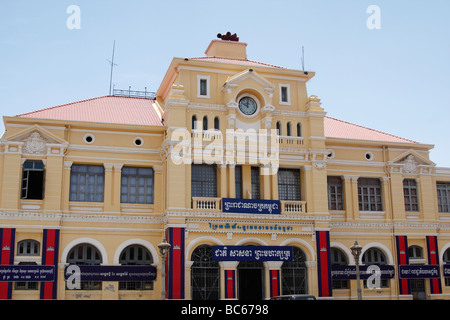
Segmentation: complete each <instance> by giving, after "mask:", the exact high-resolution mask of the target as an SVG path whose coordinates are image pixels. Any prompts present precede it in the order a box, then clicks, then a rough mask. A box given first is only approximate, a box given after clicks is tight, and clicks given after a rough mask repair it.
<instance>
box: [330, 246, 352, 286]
mask: <svg viewBox="0 0 450 320" xmlns="http://www.w3.org/2000/svg"><path fill="white" fill-rule="evenodd" d="M331 265H332V266H346V265H348V261H347V257H346V256H345V253H344V252H342V250H340V249H338V248H331ZM332 286H333V289H348V288H350V286H349V283H348V280H333V281H332Z"/></svg>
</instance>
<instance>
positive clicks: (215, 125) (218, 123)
mask: <svg viewBox="0 0 450 320" xmlns="http://www.w3.org/2000/svg"><path fill="white" fill-rule="evenodd" d="M214 130H220V119H219V117H215V118H214Z"/></svg>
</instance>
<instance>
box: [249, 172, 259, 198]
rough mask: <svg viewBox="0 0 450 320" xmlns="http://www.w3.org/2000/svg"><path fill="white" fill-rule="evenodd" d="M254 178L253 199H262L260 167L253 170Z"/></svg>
mask: <svg viewBox="0 0 450 320" xmlns="http://www.w3.org/2000/svg"><path fill="white" fill-rule="evenodd" d="M251 176H252V199H260V198H261V194H260V185H259V167H252V168H251Z"/></svg>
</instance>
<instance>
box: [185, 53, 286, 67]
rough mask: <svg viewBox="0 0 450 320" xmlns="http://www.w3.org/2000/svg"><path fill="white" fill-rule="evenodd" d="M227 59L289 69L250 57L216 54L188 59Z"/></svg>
mask: <svg viewBox="0 0 450 320" xmlns="http://www.w3.org/2000/svg"><path fill="white" fill-rule="evenodd" d="M211 58H214V59H225V60H235V61H247V62H253V63H258V64H261V65H264V66H268V67H272V68H277V69H287V68H286V67H282V66H277V65H275V64H270V63H265V62H261V61H257V60H250V59H238V58H227V57H216V56H210V57H209V56H205V57H192V58H188V59H194V60H195V59H211Z"/></svg>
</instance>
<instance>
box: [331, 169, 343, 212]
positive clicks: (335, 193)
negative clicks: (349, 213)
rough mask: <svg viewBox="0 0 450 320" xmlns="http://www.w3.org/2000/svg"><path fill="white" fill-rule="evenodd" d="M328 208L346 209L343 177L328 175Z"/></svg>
mask: <svg viewBox="0 0 450 320" xmlns="http://www.w3.org/2000/svg"><path fill="white" fill-rule="evenodd" d="M327 183H328V210H344V192H343V187H342V179H341V177H328V178H327Z"/></svg>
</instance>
